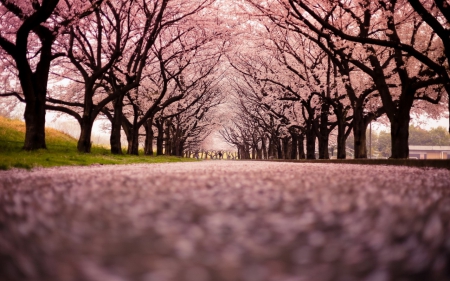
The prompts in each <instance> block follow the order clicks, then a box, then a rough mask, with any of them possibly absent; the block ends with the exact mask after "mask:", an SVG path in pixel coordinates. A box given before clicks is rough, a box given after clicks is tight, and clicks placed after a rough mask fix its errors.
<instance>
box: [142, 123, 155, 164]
mask: <svg viewBox="0 0 450 281" xmlns="http://www.w3.org/2000/svg"><path fill="white" fill-rule="evenodd" d="M152 124H153V119H152V118H149V119H148V120H147V121H146V122H145V124H144V129H145V145H144V154H145V155H150V156H153V139H154V133H153V128H152Z"/></svg>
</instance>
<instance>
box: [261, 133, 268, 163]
mask: <svg viewBox="0 0 450 281" xmlns="http://www.w3.org/2000/svg"><path fill="white" fill-rule="evenodd" d="M261 149H262V159H269V157H268V156H267V145H266V137H265V136H263V137H262V138H261Z"/></svg>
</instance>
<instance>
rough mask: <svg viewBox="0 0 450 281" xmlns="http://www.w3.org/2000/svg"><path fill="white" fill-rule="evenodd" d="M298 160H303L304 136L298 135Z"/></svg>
mask: <svg viewBox="0 0 450 281" xmlns="http://www.w3.org/2000/svg"><path fill="white" fill-rule="evenodd" d="M298 158H299V159H305V158H306V155H305V135H304V134H300V135H299V136H298Z"/></svg>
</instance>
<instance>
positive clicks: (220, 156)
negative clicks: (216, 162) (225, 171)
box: [219, 151, 223, 159]
mask: <svg viewBox="0 0 450 281" xmlns="http://www.w3.org/2000/svg"><path fill="white" fill-rule="evenodd" d="M222 158H223V154H222V151H219V159H222Z"/></svg>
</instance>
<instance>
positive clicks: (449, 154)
mask: <svg viewBox="0 0 450 281" xmlns="http://www.w3.org/2000/svg"><path fill="white" fill-rule="evenodd" d="M409 158H412V159H450V146H426V145H410V146H409Z"/></svg>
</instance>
